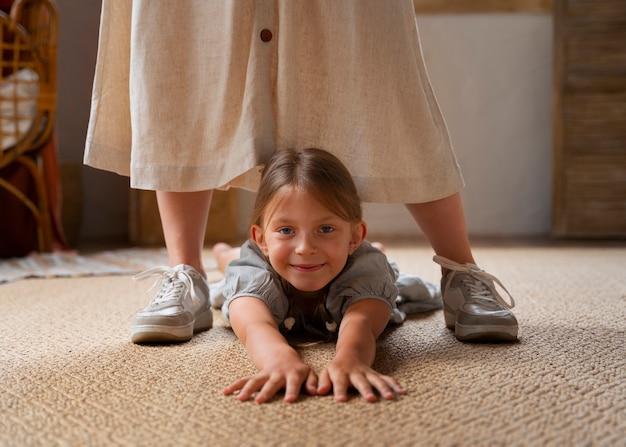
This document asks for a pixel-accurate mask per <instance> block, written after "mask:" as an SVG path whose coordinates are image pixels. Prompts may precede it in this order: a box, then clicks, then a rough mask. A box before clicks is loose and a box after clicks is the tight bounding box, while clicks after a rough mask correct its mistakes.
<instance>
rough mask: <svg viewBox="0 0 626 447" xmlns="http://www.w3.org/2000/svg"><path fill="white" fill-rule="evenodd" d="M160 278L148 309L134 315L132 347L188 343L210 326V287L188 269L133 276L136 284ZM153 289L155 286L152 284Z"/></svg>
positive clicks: (155, 270)
mask: <svg viewBox="0 0 626 447" xmlns="http://www.w3.org/2000/svg"><path fill="white" fill-rule="evenodd" d="M151 276H159V277H160V279H159V280H157V282H159V281H160V286H159V290H158V291H157V294H156V296H155V297H154V299H153V300H152V301H151V302H150V304H148V306H147V307H146V308H145V309H144V310H142V311H141V312H139V313H138V314H137V315H135V318H134V319H133V323H132V329H131V340H132V341H133V343H171V342H182V341H187V340H190V339H191V337H193V334H195V333H198V332H201V331H206V330H207V329H210V328H211V326H212V325H213V312H212V311H211V306H210V304H209V285H208V284H207V282H206V280H205V279H204V278H203V277H202V275H200V273H198V271H197V270H195V269H194V268H193V267H190V266H188V265H184V264H180V265H177V266H176V267H174V268H169V267H154V268H152V269H149V270H146V271H145V272H142V273H140V274H138V275H137V276H135V277H134V278H133V279H134V280H135V281H140V280H142V279H146V278H149V277H151ZM155 285H156V283H155Z"/></svg>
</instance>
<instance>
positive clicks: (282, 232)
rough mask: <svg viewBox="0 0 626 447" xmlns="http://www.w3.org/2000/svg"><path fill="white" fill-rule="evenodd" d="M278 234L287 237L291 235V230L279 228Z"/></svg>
mask: <svg viewBox="0 0 626 447" xmlns="http://www.w3.org/2000/svg"><path fill="white" fill-rule="evenodd" d="M278 232H279V233H280V234H284V235H289V234H293V230H292V229H291V228H286V227H285V228H279V229H278Z"/></svg>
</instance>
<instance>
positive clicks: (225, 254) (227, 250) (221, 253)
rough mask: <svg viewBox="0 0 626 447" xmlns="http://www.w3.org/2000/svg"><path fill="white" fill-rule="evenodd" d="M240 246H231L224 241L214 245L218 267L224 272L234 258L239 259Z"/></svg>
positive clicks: (214, 255) (214, 254)
mask: <svg viewBox="0 0 626 447" xmlns="http://www.w3.org/2000/svg"><path fill="white" fill-rule="evenodd" d="M239 254H240V247H231V246H230V245H228V244H226V243H224V242H218V243H217V244H215V245H214V246H213V257H214V258H215V260H216V261H217V268H218V269H219V271H220V272H222V273H224V272H225V271H226V267H227V266H228V264H229V263H230V261H232V260H233V259H239Z"/></svg>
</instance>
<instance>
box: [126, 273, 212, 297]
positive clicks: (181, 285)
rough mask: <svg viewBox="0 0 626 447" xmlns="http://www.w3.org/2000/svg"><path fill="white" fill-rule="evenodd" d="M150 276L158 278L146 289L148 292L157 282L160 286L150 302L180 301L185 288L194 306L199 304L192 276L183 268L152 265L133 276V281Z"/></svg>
mask: <svg viewBox="0 0 626 447" xmlns="http://www.w3.org/2000/svg"><path fill="white" fill-rule="evenodd" d="M152 276H157V277H158V278H157V280H156V281H155V282H154V284H152V286H151V287H150V288H149V289H148V292H149V291H150V290H152V289H154V287H155V286H156V285H157V284H159V283H160V284H161V287H160V288H159V291H158V292H157V294H156V296H155V297H154V299H153V300H152V302H151V304H160V303H163V302H166V301H176V302H180V301H181V300H182V299H183V297H184V296H185V293H186V292H187V290H189V293H190V294H191V299H192V300H193V303H194V304H195V305H196V306H199V305H200V299H199V298H198V295H197V294H196V291H195V288H194V286H193V278H192V277H191V275H190V274H189V273H188V272H186V271H185V270H183V269H177V268H170V267H165V266H159V267H153V268H151V269H148V270H145V271H143V272H141V273H138V274H137V275H135V276H133V281H142V280H144V279H147V278H150V277H152Z"/></svg>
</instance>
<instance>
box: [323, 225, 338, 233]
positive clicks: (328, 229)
mask: <svg viewBox="0 0 626 447" xmlns="http://www.w3.org/2000/svg"><path fill="white" fill-rule="evenodd" d="M334 230H335V229H334V228H333V227H331V226H330V225H324V226H323V227H321V228H320V231H321V232H322V233H332V232H333V231H334Z"/></svg>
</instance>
